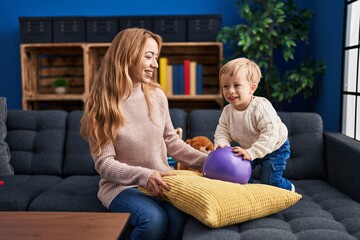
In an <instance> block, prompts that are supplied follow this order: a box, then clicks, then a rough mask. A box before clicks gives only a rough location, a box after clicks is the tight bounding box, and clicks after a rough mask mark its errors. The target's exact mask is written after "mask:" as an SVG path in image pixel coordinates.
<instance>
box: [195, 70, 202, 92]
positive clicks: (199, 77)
mask: <svg viewBox="0 0 360 240" xmlns="http://www.w3.org/2000/svg"><path fill="white" fill-rule="evenodd" d="M203 89H204V86H203V66H202V65H201V64H197V65H196V94H203Z"/></svg>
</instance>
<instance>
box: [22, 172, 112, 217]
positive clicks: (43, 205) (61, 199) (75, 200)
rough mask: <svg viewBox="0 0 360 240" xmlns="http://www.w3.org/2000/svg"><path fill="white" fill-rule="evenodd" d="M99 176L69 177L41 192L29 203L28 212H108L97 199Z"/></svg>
mask: <svg viewBox="0 0 360 240" xmlns="http://www.w3.org/2000/svg"><path fill="white" fill-rule="evenodd" d="M99 180H100V177H99V176H70V177H67V178H65V179H64V180H63V181H61V182H59V183H58V184H56V185H54V186H52V187H51V188H49V189H48V190H47V191H45V192H43V193H42V194H41V195H39V196H38V197H37V198H35V199H34V201H33V202H32V203H31V205H30V207H29V210H30V211H70V212H105V211H108V210H107V209H106V208H105V207H104V206H103V205H102V204H101V202H100V200H99V199H98V198H97V192H98V190H99Z"/></svg>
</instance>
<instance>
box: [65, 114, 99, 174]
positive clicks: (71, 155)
mask: <svg viewBox="0 0 360 240" xmlns="http://www.w3.org/2000/svg"><path fill="white" fill-rule="evenodd" d="M82 115H83V111H73V112H70V113H69V116H68V119H67V131H66V142H65V157H64V169H63V172H64V175H65V176H71V175H89V176H91V175H97V172H96V170H95V167H94V162H93V159H92V157H91V154H90V147H89V143H88V141H86V140H85V139H84V138H83V137H81V136H80V119H81V117H82Z"/></svg>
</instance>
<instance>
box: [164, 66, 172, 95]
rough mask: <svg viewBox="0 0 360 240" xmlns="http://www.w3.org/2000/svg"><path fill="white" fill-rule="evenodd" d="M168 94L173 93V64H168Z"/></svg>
mask: <svg viewBox="0 0 360 240" xmlns="http://www.w3.org/2000/svg"><path fill="white" fill-rule="evenodd" d="M165 92H166V94H167V95H168V96H171V95H173V66H172V65H167V66H166V90H165Z"/></svg>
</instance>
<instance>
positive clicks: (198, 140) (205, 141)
mask: <svg viewBox="0 0 360 240" xmlns="http://www.w3.org/2000/svg"><path fill="white" fill-rule="evenodd" d="M185 142H186V143H187V144H190V146H192V147H193V148H195V149H197V150H199V151H201V152H203V153H206V154H209V153H210V152H211V151H213V150H214V144H213V143H212V142H211V140H210V139H209V138H207V137H205V136H196V137H193V138H191V139H187V140H186V141H185Z"/></svg>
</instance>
